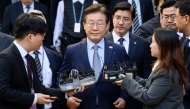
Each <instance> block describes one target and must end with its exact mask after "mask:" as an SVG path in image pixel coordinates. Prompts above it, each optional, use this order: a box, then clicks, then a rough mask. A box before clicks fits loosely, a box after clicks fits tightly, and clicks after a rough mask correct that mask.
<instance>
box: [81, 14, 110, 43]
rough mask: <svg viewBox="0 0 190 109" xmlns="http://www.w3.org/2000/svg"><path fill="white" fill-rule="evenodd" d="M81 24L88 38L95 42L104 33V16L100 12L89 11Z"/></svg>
mask: <svg viewBox="0 0 190 109" xmlns="http://www.w3.org/2000/svg"><path fill="white" fill-rule="evenodd" d="M83 25H84V29H85V31H86V35H87V37H88V39H89V40H91V41H92V42H94V43H95V44H97V43H98V42H100V40H101V39H102V38H103V37H104V35H105V31H106V26H107V24H106V17H105V15H104V14H102V13H100V12H95V13H90V14H88V15H87V16H86V22H83Z"/></svg>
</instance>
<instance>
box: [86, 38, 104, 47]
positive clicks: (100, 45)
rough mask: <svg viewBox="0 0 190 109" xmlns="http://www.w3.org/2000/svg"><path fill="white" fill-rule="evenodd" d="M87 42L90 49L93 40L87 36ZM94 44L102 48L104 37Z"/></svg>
mask: <svg viewBox="0 0 190 109" xmlns="http://www.w3.org/2000/svg"><path fill="white" fill-rule="evenodd" d="M87 44H88V46H89V48H90V49H92V47H93V46H94V45H95V43H94V42H92V41H91V40H90V39H88V38H87ZM96 45H98V46H99V47H100V48H101V49H104V38H102V39H101V40H100V42H99V43H97V44H96Z"/></svg>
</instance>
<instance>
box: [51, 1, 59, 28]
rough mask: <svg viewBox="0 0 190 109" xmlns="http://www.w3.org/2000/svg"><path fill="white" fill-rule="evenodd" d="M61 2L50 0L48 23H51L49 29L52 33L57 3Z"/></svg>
mask: <svg viewBox="0 0 190 109" xmlns="http://www.w3.org/2000/svg"><path fill="white" fill-rule="evenodd" d="M59 1H61V0H50V22H51V29H52V31H54V27H55V19H56V15H57V7H58V3H59Z"/></svg>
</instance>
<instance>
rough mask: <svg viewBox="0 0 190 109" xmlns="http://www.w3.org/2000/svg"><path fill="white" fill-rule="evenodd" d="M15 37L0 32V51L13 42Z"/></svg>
mask: <svg viewBox="0 0 190 109" xmlns="http://www.w3.org/2000/svg"><path fill="white" fill-rule="evenodd" d="M13 40H14V37H13V36H10V35H7V34H4V33H1V32H0V52H1V51H3V50H4V49H6V48H7V47H9V46H10V45H11V43H12V42H13Z"/></svg>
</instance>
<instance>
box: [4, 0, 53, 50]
mask: <svg viewBox="0 0 190 109" xmlns="http://www.w3.org/2000/svg"><path fill="white" fill-rule="evenodd" d="M34 9H35V10H40V11H42V13H43V14H44V16H45V18H46V20H47V24H48V28H51V27H50V26H49V25H50V22H49V13H48V12H49V11H48V8H47V6H45V5H43V4H41V3H39V2H36V1H34V0H27V1H25V0H20V1H19V2H16V3H14V4H11V5H9V6H8V7H7V8H6V9H5V12H4V16H3V22H2V32H3V33H6V34H11V35H13V36H14V32H13V31H14V22H15V20H16V18H17V17H18V16H19V15H20V14H21V13H26V12H28V11H30V10H34ZM46 34H47V35H46V37H45V40H44V43H43V45H45V46H46V47H48V48H50V45H52V40H53V37H52V34H53V33H52V32H51V31H50V29H48V31H47V33H46Z"/></svg>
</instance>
